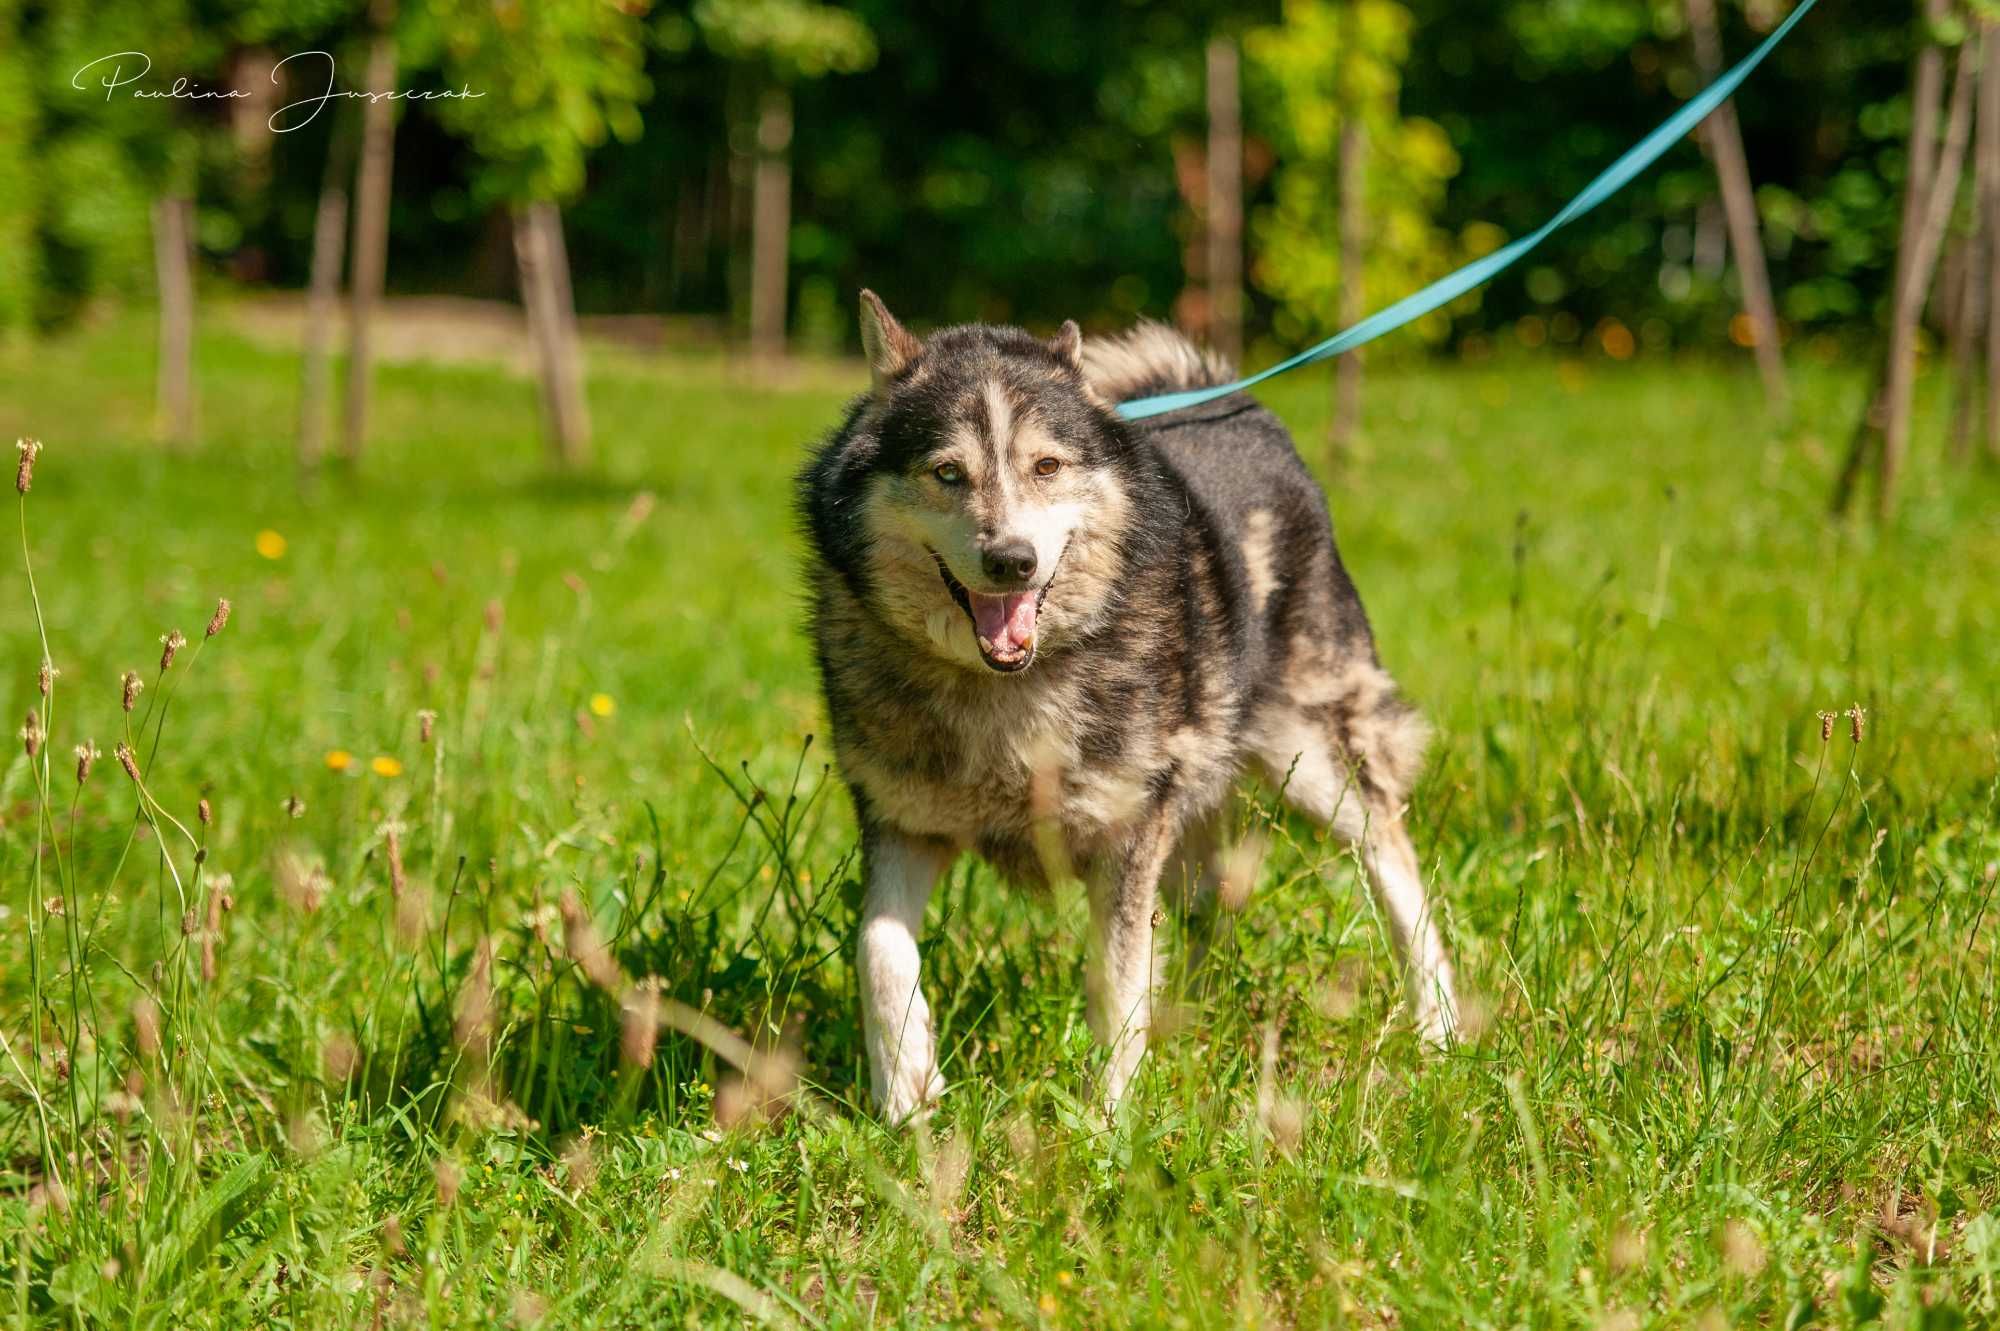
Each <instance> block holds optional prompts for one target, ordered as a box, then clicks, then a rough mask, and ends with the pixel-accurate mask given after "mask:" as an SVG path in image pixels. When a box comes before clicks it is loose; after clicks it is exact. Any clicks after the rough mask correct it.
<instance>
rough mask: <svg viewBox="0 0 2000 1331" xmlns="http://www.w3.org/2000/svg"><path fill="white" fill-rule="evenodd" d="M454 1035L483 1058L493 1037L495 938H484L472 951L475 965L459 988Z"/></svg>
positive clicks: (464, 1047)
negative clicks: (463, 984)
mask: <svg viewBox="0 0 2000 1331" xmlns="http://www.w3.org/2000/svg"><path fill="white" fill-rule="evenodd" d="M452 1037H453V1038H454V1039H455V1040H457V1041H458V1046H459V1048H461V1049H463V1050H465V1051H466V1052H467V1053H468V1054H471V1055H473V1056H475V1057H477V1058H481V1059H484V1058H485V1057H486V1054H487V1050H488V1047H489V1045H490V1044H491V1041H492V1038H493V940H492V939H491V938H482V939H480V940H479V946H478V947H477V948H476V949H474V951H473V953H472V969H471V971H470V972H468V973H467V975H466V977H465V986H464V988H462V989H461V990H459V995H458V1019H457V1020H456V1021H455V1022H454V1023H453V1025H452Z"/></svg>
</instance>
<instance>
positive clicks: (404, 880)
mask: <svg viewBox="0 0 2000 1331" xmlns="http://www.w3.org/2000/svg"><path fill="white" fill-rule="evenodd" d="M384 840H385V841H386V842H387V844H388V848H389V895H390V896H392V897H394V898H395V899H396V900H398V901H401V900H402V899H403V889H404V888H406V887H408V886H409V885H410V880H409V878H408V876H407V875H405V874H404V872H403V834H402V832H401V830H400V829H399V828H397V826H396V825H395V824H394V823H390V824H389V827H388V835H387V836H386V837H385V838H384Z"/></svg>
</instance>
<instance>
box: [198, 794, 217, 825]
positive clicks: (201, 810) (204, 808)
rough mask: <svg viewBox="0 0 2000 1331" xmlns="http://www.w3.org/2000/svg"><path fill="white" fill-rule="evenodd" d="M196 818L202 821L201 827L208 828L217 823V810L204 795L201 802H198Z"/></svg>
mask: <svg viewBox="0 0 2000 1331" xmlns="http://www.w3.org/2000/svg"><path fill="white" fill-rule="evenodd" d="M194 816H195V817H196V818H199V819H200V820H201V825H202V826H203V827H207V826H209V825H210V824H212V823H213V822H214V821H215V810H214V808H212V807H211V806H210V805H209V802H208V797H207V796H206V795H204V796H203V797H202V798H201V799H200V800H199V801H197V802H196V804H195V806H194Z"/></svg>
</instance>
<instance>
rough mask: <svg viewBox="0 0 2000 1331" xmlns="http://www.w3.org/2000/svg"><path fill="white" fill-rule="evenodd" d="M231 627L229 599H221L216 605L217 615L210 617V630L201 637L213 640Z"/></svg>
mask: <svg viewBox="0 0 2000 1331" xmlns="http://www.w3.org/2000/svg"><path fill="white" fill-rule="evenodd" d="M228 626H229V598H228V597H227V596H225V597H223V598H221V599H220V600H218V601H217V602H216V603H215V613H214V614H212V615H210V616H209V617H208V629H207V631H206V632H204V633H203V634H202V635H201V636H202V637H204V638H213V637H214V636H215V635H216V634H218V633H220V632H222V630H223V629H225V628H227V627H228Z"/></svg>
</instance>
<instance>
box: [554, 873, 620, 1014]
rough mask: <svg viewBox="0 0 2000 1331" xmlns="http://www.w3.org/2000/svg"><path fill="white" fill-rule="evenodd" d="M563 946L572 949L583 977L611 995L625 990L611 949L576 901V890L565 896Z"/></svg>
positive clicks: (563, 901) (566, 891) (572, 954)
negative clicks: (622, 989)
mask: <svg viewBox="0 0 2000 1331" xmlns="http://www.w3.org/2000/svg"><path fill="white" fill-rule="evenodd" d="M561 910H562V919H563V945H564V946H565V947H567V948H568V949H569V955H570V960H572V961H574V962H575V963H576V964H577V968H578V969H579V970H581V971H582V972H583V973H584V976H585V978H587V979H588V980H589V981H590V982H591V983H592V984H594V985H596V986H597V987H598V988H600V989H603V990H605V991H607V992H609V993H614V994H615V993H617V992H618V991H619V990H620V989H621V988H623V987H624V977H623V976H622V975H620V974H619V973H618V963H617V962H616V961H614V960H613V959H612V956H611V949H610V948H608V947H606V946H605V945H604V939H603V938H602V937H601V936H599V934H598V932H597V926H596V925H595V924H593V923H592V922H591V919H590V915H589V913H588V912H587V911H585V910H584V908H583V902H582V901H580V900H579V899H578V898H577V895H576V889H574V888H566V889H564V891H563V895H562V903H561Z"/></svg>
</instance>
